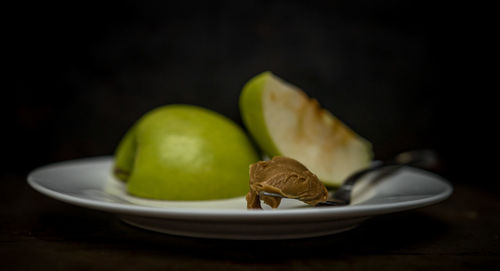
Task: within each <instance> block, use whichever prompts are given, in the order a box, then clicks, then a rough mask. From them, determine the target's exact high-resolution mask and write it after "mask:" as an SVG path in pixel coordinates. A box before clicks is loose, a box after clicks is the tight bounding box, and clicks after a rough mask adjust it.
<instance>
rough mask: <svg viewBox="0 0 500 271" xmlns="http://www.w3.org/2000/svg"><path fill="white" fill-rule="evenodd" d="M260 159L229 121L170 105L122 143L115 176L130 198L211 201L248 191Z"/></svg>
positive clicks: (151, 114) (145, 120) (193, 108)
mask: <svg viewBox="0 0 500 271" xmlns="http://www.w3.org/2000/svg"><path fill="white" fill-rule="evenodd" d="M257 160H258V155H257V152H256V150H255V149H254V146H253V145H252V143H251V141H250V140H249V138H248V137H247V135H246V134H245V133H244V131H243V130H242V129H241V128H240V127H239V126H238V125H237V124H236V123H234V122H233V121H231V120H230V119H228V118H226V117H224V116H222V115H220V114H218V113H216V112H214V111H211V110H208V109H205V108H201V107H197V106H192V105H167V106H163V107H159V108H157V109H154V110H152V111H151V112H149V113H147V114H145V115H144V116H143V117H142V118H141V119H139V120H138V121H137V122H136V123H135V124H134V125H133V126H132V128H130V130H129V131H128V132H127V133H126V135H125V136H124V137H123V139H122V140H121V142H120V144H119V145H118V148H117V150H116V154H115V164H114V171H113V173H114V175H115V176H116V177H117V178H118V179H120V180H122V181H125V182H126V183H127V190H128V192H129V193H130V194H132V195H135V196H139V197H144V198H151V199H160V200H209V199H220V198H230V197H236V196H242V195H244V194H246V193H247V192H248V178H249V177H248V166H249V164H251V163H254V162H256V161H257Z"/></svg>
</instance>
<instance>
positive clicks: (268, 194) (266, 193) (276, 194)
mask: <svg viewBox="0 0 500 271" xmlns="http://www.w3.org/2000/svg"><path fill="white" fill-rule="evenodd" d="M259 195H261V196H268V197H275V198H285V197H284V196H282V195H280V194H278V193H271V192H264V191H261V192H260V193H259Z"/></svg>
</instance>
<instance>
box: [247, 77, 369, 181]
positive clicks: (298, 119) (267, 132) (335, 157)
mask: <svg viewBox="0 0 500 271" xmlns="http://www.w3.org/2000/svg"><path fill="white" fill-rule="evenodd" d="M273 100H274V102H273ZM273 103H274V104H273ZM273 105H276V106H277V108H278V109H276V110H275V111H274V112H272V109H270V108H272V106H273ZM270 106H271V107H270ZM240 110H241V114H242V118H243V122H244V124H245V126H246V127H247V129H248V130H249V131H250V134H251V135H252V136H253V138H254V139H255V140H256V141H257V143H258V145H259V146H260V147H261V149H262V150H263V151H264V153H265V154H267V155H268V156H269V157H273V156H276V155H283V156H288V157H291V158H294V159H296V160H298V161H300V162H302V163H303V164H305V165H306V166H307V167H308V168H309V169H310V170H311V171H313V172H314V173H315V174H317V175H318V177H319V178H320V180H321V181H322V182H323V183H324V184H325V185H327V186H329V187H337V186H339V185H340V184H341V183H342V182H343V180H344V179H345V178H346V177H347V176H348V175H349V174H351V173H353V172H354V171H356V170H359V169H362V168H364V167H367V166H368V165H369V163H370V161H371V160H372V158H373V152H372V149H371V144H370V143H369V142H368V141H367V140H365V139H364V138H362V137H360V136H359V135H357V134H356V133H354V132H353V131H352V130H351V129H350V128H349V127H347V126H346V125H345V124H343V123H342V122H341V121H339V120H338V119H337V118H335V116H333V115H332V114H331V113H330V112H328V111H326V110H325V109H323V108H321V107H320V106H319V103H318V102H317V101H316V100H314V99H310V98H309V97H307V95H306V94H305V93H304V92H302V91H301V90H300V89H298V88H297V87H295V86H293V85H291V84H289V83H287V82H285V81H283V80H282V79H280V78H278V77H276V76H275V75H273V74H272V73H271V72H264V73H261V74H259V75H257V76H255V77H254V78H252V79H251V80H250V81H249V82H248V83H247V84H245V86H244V87H243V90H242V93H241V96H240ZM289 120H291V121H290V123H291V124H290V123H288V124H287V123H286V122H287V121H289ZM316 124H317V125H316ZM273 138H280V139H282V140H280V141H279V142H278V141H276V142H275V140H274V139H273ZM284 138H286V139H284ZM325 161H326V162H325Z"/></svg>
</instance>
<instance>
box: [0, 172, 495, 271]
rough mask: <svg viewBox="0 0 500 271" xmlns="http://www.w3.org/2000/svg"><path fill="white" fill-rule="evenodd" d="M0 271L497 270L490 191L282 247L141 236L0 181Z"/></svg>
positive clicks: (107, 218) (461, 194) (103, 216)
mask: <svg viewBox="0 0 500 271" xmlns="http://www.w3.org/2000/svg"><path fill="white" fill-rule="evenodd" d="M2 184H3V186H4V188H3V189H1V190H0V198H1V199H2V200H1V205H0V229H1V231H0V257H1V266H2V267H1V268H0V269H1V270H39V269H42V270H44V269H50V270H138V269H141V270H144V269H163V270H262V271H264V270H286V271H290V270H373V269H380V270H475V269H480V270H500V254H499V252H500V200H499V199H498V197H497V194H495V193H496V192H494V191H491V190H490V191H487V190H480V189H478V188H475V187H472V186H468V185H464V184H456V185H455V191H454V193H453V195H452V196H451V197H450V198H449V199H448V200H446V201H444V202H442V203H439V204H437V205H434V206H429V207H425V208H421V209H418V210H412V211H406V212H401V213H396V214H390V215H384V216H379V217H375V218H372V219H370V220H368V221H367V222H366V223H364V224H363V225H362V226H360V227H358V228H357V229H354V230H351V231H349V232H345V233H342V234H336V235H330V236H325V237H319V238H308V239H298V240H285V241H228V240H214V239H197V238H188V237H179V236H172V235H166V234H159V233H154V232H149V231H146V230H142V229H139V228H135V227H132V226H129V225H128V224H125V223H123V222H121V221H120V220H119V219H118V218H117V217H116V216H114V215H112V214H108V213H105V212H100V211H95V210H89V209H85V208H81V207H76V206H72V205H69V204H66V203H62V202H59V201H56V200H53V199H51V198H48V197H46V196H44V195H42V194H39V193H38V192H36V191H34V190H33V189H31V188H30V187H29V186H28V185H27V183H26V181H25V176H3V177H2Z"/></svg>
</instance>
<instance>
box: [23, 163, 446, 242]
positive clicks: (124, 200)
mask: <svg viewBox="0 0 500 271" xmlns="http://www.w3.org/2000/svg"><path fill="white" fill-rule="evenodd" d="M112 163H113V160H112V158H111V157H98V158H88V159H81V160H73V161H67V162H62V163H57V164H52V165H48V166H45V167H42V168H39V169H36V170H34V171H33V172H31V173H30V174H29V176H28V183H29V184H30V185H31V186H32V187H33V188H34V189H36V190H37V191H39V192H41V193H42V194H45V195H47V196H49V197H52V198H55V199H57V200H61V201H64V202H67V203H70V204H74V205H78V206H82V207H87V208H91V209H97V210H101V211H106V212H110V213H114V214H117V215H118V216H119V217H120V218H121V219H122V220H123V221H125V222H127V223H129V224H132V225H135V226H138V227H141V228H145V229H149V230H153V231H158V232H163V233H169V234H176V235H184V236H192V237H206V238H224V239H289V238H304V237H313V236H321V235H327V234H333V233H338V232H342V231H346V230H349V229H352V228H354V227H356V226H357V225H359V224H360V223H361V222H362V221H364V220H366V219H367V218H369V217H371V216H374V215H381V214H387V213H393V212H398V211H403V210H409V209H414V208H418V207H423V206H427V205H431V204H434V203H437V202H439V201H442V200H444V199H446V198H447V197H449V196H450V195H451V193H452V190H453V189H452V186H451V185H450V184H449V183H448V182H447V181H445V180H443V179H442V178H441V177H439V176H436V175H434V174H431V173H429V172H426V171H423V170H419V169H415V168H409V167H405V168H402V169H400V170H397V171H395V172H393V173H392V174H390V175H389V176H386V177H384V178H377V175H379V174H377V173H373V174H371V175H369V176H367V177H366V178H364V179H363V180H362V181H361V182H359V183H358V184H357V185H356V187H355V189H354V192H353V203H352V205H349V206H342V207H321V208H318V207H309V206H306V205H305V204H303V203H301V202H299V201H296V200H284V201H283V202H282V204H281V205H280V207H279V208H278V209H269V208H267V209H264V210H247V209H246V202H245V198H244V197H240V198H234V199H227V200H212V201H156V200H146V199H141V198H137V197H133V196H130V195H128V194H127V193H126V190H125V187H124V185H123V184H122V183H121V182H119V181H117V180H116V179H114V178H113V177H112V175H111V167H112ZM263 205H264V204H263Z"/></svg>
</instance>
